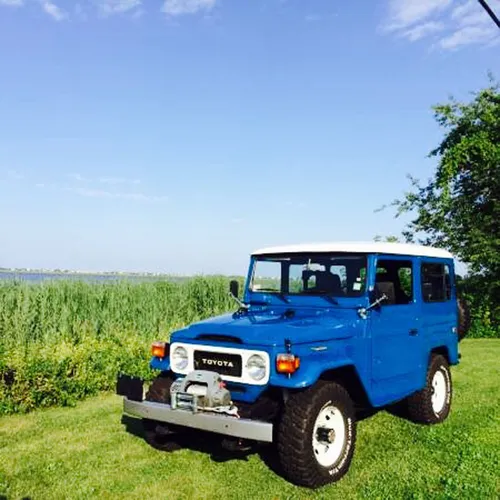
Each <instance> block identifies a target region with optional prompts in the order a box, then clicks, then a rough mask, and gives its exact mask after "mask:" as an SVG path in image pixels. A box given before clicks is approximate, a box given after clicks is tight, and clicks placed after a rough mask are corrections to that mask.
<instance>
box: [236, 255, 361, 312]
mask: <svg viewBox="0 0 500 500" xmlns="http://www.w3.org/2000/svg"><path fill="white" fill-rule="evenodd" d="M304 257H306V258H310V259H311V260H313V261H314V259H315V258H319V259H320V260H321V259H326V260H329V259H332V260H333V259H335V258H338V259H342V258H344V259H346V258H359V259H363V261H364V262H363V264H364V266H363V267H364V269H365V276H364V280H363V281H362V288H361V290H360V291H359V293H351V294H349V295H337V294H330V293H327V292H325V293H321V292H318V293H303V292H299V293H297V292H290V290H284V287H283V283H282V278H283V276H281V278H280V290H275V291H274V290H269V291H268V290H262V291H261V290H252V284H253V281H254V276H255V271H256V268H257V263H258V262H259V261H273V259H283V260H285V259H290V260H293V259H294V258H296V259H298V258H301V259H304ZM369 265H370V261H369V256H368V254H366V253H359V252H296V253H279V254H265V255H252V257H251V262H250V267H249V271H248V276H247V282H246V286H245V298H246V300H247V301H248V302H250V303H251V302H252V300H257V301H258V300H262V299H263V298H264V297H266V298H267V297H275V298H276V303H282V302H283V301H282V299H281V298H280V297H286V298H287V299H288V300H289V301H290V300H293V301H294V302H296V301H297V300H298V301H301V302H304V301H307V302H310V301H311V300H313V301H314V302H321V304H323V305H325V304H326V305H327V306H331V305H332V303H328V302H327V301H325V297H334V298H335V299H337V301H338V300H340V301H341V302H344V301H348V302H352V301H356V302H359V301H360V299H362V298H364V297H366V296H367V293H368V269H369ZM287 288H288V287H287ZM273 302H274V301H273Z"/></svg>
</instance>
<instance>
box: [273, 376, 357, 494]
mask: <svg viewBox="0 0 500 500" xmlns="http://www.w3.org/2000/svg"><path fill="white" fill-rule="evenodd" d="M355 442H356V421H355V413H354V407H353V404H352V401H351V398H350V397H349V394H348V392H347V391H346V390H345V389H344V388H343V387H342V386H341V385H339V384H337V383H326V382H320V383H318V384H316V385H315V386H314V387H311V388H308V389H306V390H304V391H301V392H298V393H295V394H292V395H291V396H290V397H289V399H288V401H287V403H286V405H285V408H284V412H283V416H282V419H281V423H280V425H279V429H278V456H279V461H280V465H281V468H282V470H283V473H284V476H285V478H286V479H287V480H288V481H290V482H292V483H294V484H297V485H299V486H306V487H309V488H317V487H319V486H323V485H325V484H328V483H332V482H335V481H338V480H339V479H340V478H341V477H342V476H343V475H344V474H345V473H346V472H347V471H348V470H349V466H350V464H351V460H352V456H353V453H354V446H355Z"/></svg>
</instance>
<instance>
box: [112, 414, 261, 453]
mask: <svg viewBox="0 0 500 500" xmlns="http://www.w3.org/2000/svg"><path fill="white" fill-rule="evenodd" d="M121 422H122V424H123V425H124V426H125V430H126V432H128V433H129V434H132V435H133V436H136V437H138V438H140V439H144V430H143V426H142V421H141V419H139V418H134V417H129V416H128V415H123V416H122V419H121ZM186 448H187V449H189V450H193V451H199V452H200V453H206V454H209V455H210V458H211V459H212V460H213V461H214V462H227V461H230V460H244V461H246V460H247V459H248V456H249V455H253V454H255V453H256V452H257V448H260V446H258V445H256V446H250V447H248V448H246V449H244V450H234V451H233V450H228V449H225V448H224V447H223V446H222V437H221V436H218V435H217V434H213V433H211V432H203V431H198V430H192V429H191V430H189V432H179V433H176V432H173V433H172V434H170V435H169V438H168V445H167V446H165V449H164V450H163V451H165V452H170V453H172V452H176V451H178V450H182V449H186Z"/></svg>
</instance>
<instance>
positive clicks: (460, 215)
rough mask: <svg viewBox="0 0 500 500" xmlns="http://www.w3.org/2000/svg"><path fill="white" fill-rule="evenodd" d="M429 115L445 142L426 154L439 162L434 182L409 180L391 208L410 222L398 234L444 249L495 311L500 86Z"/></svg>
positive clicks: (499, 280) (498, 300) (499, 265)
mask: <svg viewBox="0 0 500 500" xmlns="http://www.w3.org/2000/svg"><path fill="white" fill-rule="evenodd" d="M433 109H434V113H435V118H436V120H437V122H438V123H439V124H440V125H441V127H443V128H444V129H445V136H444V138H443V140H442V142H441V144H440V145H439V146H438V147H437V148H436V149H434V150H433V151H431V153H430V156H431V157H436V158H437V159H438V165H437V169H436V171H435V174H434V176H433V178H432V179H431V180H430V181H428V183H427V184H421V183H420V182H419V181H417V180H416V179H413V178H412V179H411V184H412V187H411V190H410V191H409V192H407V193H405V195H404V197H403V198H402V199H400V200H396V201H395V202H394V205H395V206H396V207H397V210H398V215H400V214H403V213H410V214H411V215H412V217H413V218H412V220H411V221H410V222H409V223H408V224H407V226H406V228H405V231H404V233H403V234H404V236H405V238H406V240H407V241H415V242H419V243H424V244H429V245H434V246H439V247H444V248H447V249H449V250H450V251H451V252H452V253H453V254H454V255H456V256H457V257H458V258H459V259H460V260H461V261H463V262H464V263H466V264H467V265H468V267H469V272H470V274H471V276H474V277H475V278H477V277H480V278H481V283H482V288H483V293H484V297H486V298H487V299H488V300H489V302H490V303H491V305H492V307H493V308H494V309H500V86H499V84H498V83H495V82H493V81H491V84H490V86H489V87H488V88H485V89H483V90H481V91H480V92H477V93H475V94H473V99H472V100H471V101H470V102H467V103H461V102H457V101H456V100H454V99H450V101H449V102H447V103H446V104H440V105H438V106H435V107H434V108H433ZM498 312H500V311H498Z"/></svg>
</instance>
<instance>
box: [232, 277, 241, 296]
mask: <svg viewBox="0 0 500 500" xmlns="http://www.w3.org/2000/svg"><path fill="white" fill-rule="evenodd" d="M239 288H240V284H239V283H238V282H237V281H236V280H231V281H230V282H229V293H230V294H231V295H232V296H233V297H236V298H238V295H239Z"/></svg>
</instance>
